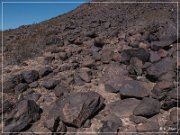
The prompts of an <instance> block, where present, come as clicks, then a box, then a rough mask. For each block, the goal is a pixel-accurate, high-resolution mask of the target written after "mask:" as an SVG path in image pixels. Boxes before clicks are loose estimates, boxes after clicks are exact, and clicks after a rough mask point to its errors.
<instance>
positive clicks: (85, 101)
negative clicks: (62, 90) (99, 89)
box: [49, 92, 104, 127]
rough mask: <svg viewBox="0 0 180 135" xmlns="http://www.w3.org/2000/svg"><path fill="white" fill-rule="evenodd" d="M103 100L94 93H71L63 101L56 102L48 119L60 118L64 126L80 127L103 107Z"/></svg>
mask: <svg viewBox="0 0 180 135" xmlns="http://www.w3.org/2000/svg"><path fill="white" fill-rule="evenodd" d="M103 102H104V99H103V98H102V97H101V96H100V95H99V94H98V93H96V92H78V93H73V94H71V95H69V96H67V97H65V99H64V100H62V99H59V100H57V102H56V104H55V105H54V107H53V109H52V110H51V111H50V113H49V114H50V116H49V117H50V118H55V119H57V118H60V120H62V121H63V122H64V123H65V124H66V125H71V126H75V127H81V126H82V125H83V123H84V122H85V121H86V120H87V119H89V118H91V117H93V116H94V115H95V114H96V113H97V112H98V111H100V109H101V108H102V107H103V105H104V103H103Z"/></svg>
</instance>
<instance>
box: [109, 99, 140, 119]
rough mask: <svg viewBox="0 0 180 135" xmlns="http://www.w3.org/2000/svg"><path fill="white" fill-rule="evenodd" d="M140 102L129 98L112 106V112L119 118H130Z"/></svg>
mask: <svg viewBox="0 0 180 135" xmlns="http://www.w3.org/2000/svg"><path fill="white" fill-rule="evenodd" d="M139 103H140V100H137V99H135V98H128V99H124V100H119V101H116V102H113V103H112V104H111V105H110V111H111V112H112V113H113V114H115V115H116V116H118V117H120V118H121V117H129V116H131V115H132V114H133V111H134V109H135V108H136V107H137V106H138V104H139Z"/></svg>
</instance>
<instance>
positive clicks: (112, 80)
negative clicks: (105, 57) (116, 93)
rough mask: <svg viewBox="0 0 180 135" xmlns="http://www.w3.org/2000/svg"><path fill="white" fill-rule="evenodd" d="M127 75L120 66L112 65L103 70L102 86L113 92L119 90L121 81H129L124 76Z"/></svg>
mask: <svg viewBox="0 0 180 135" xmlns="http://www.w3.org/2000/svg"><path fill="white" fill-rule="evenodd" d="M127 74H128V72H127V71H126V69H125V68H124V67H123V66H122V65H120V64H118V63H112V64H110V65H108V66H107V67H106V69H105V70H104V73H103V75H102V78H101V80H102V82H103V83H104V84H107V85H109V86H111V87H112V88H114V89H115V90H119V88H120V87H121V86H122V81H123V80H131V78H129V77H127V76H126V75H127Z"/></svg>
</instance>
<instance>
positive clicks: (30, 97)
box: [23, 93, 41, 102]
mask: <svg viewBox="0 0 180 135" xmlns="http://www.w3.org/2000/svg"><path fill="white" fill-rule="evenodd" d="M40 97H41V94H39V93H31V94H28V95H25V96H24V97H23V98H24V99H26V100H34V101H35V102H36V101H38V100H39V98H40Z"/></svg>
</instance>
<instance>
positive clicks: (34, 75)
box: [22, 70, 39, 83]
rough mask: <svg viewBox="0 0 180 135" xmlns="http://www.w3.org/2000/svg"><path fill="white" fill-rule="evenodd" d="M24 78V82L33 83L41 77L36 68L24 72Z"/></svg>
mask: <svg viewBox="0 0 180 135" xmlns="http://www.w3.org/2000/svg"><path fill="white" fill-rule="evenodd" d="M22 78H23V81H24V82H27V83H32V82H34V81H37V80H38V79H39V73H38V71H36V70H30V71H24V72H22Z"/></svg>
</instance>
